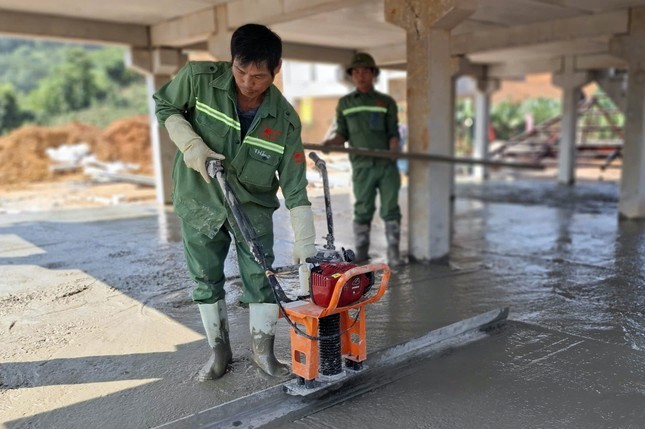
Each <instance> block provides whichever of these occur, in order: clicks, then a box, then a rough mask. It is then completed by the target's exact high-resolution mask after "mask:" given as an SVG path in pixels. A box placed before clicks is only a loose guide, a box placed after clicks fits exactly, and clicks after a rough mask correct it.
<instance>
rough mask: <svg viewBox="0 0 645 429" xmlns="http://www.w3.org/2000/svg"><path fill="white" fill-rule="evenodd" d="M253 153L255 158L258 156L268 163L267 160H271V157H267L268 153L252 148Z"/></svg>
mask: <svg viewBox="0 0 645 429" xmlns="http://www.w3.org/2000/svg"><path fill="white" fill-rule="evenodd" d="M253 152H255V154H256V155H257V156H259V157H260V158H262V159H263V160H265V161H268V160H269V159H271V155H269V154H268V153H266V152H265V151H263V150H262V149H257V148H253Z"/></svg>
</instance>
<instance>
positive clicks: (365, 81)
mask: <svg viewBox="0 0 645 429" xmlns="http://www.w3.org/2000/svg"><path fill="white" fill-rule="evenodd" d="M352 82H354V86H355V87H356V89H357V90H358V92H367V91H369V90H371V89H372V87H373V86H374V70H372V69H371V68H369V67H355V68H353V69H352Z"/></svg>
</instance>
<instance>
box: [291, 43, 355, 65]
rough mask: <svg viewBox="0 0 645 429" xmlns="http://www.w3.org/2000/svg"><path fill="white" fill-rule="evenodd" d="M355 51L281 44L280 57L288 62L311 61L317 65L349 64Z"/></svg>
mask: <svg viewBox="0 0 645 429" xmlns="http://www.w3.org/2000/svg"><path fill="white" fill-rule="evenodd" d="M354 53H355V51H354V50H353V49H343V48H332V47H327V46H314V45H305V44H300V43H290V42H283V43H282V57H283V58H285V59H288V60H299V61H312V62H318V63H333V64H349V63H350V61H351V59H352V56H353V55H354Z"/></svg>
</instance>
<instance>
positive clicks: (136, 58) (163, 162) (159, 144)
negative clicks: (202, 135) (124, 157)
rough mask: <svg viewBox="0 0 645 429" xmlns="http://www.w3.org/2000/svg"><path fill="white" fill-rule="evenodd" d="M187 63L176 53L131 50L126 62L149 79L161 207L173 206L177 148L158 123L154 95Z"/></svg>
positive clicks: (152, 129) (148, 90)
mask: <svg viewBox="0 0 645 429" xmlns="http://www.w3.org/2000/svg"><path fill="white" fill-rule="evenodd" d="M186 60H187V57H186V56H185V55H183V54H181V52H180V51H179V50H176V49H154V50H146V49H131V50H130V52H129V55H128V58H126V63H127V64H128V65H129V66H130V67H131V68H132V69H134V70H136V71H138V72H139V73H142V74H143V75H144V76H145V79H146V88H147V99H148V112H149V115H150V143H151V144H152V162H153V168H154V172H155V187H156V190H157V202H159V203H160V204H170V203H171V202H172V200H171V194H172V168H173V160H174V158H175V152H176V150H177V148H176V146H175V144H174V143H173V142H172V141H171V140H170V137H169V136H168V133H167V132H166V129H165V128H163V127H161V126H160V125H159V124H158V123H157V117H156V116H155V104H154V100H153V99H152V95H153V94H154V93H155V92H156V91H157V90H158V89H159V88H161V87H162V86H163V85H164V84H165V83H166V82H168V81H169V80H170V79H171V77H172V74H173V73H175V72H176V71H177V70H178V69H179V68H180V67H181V66H182V65H184V63H185V62H186Z"/></svg>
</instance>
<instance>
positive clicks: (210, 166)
mask: <svg viewBox="0 0 645 429" xmlns="http://www.w3.org/2000/svg"><path fill="white" fill-rule="evenodd" d="M221 171H224V163H223V162H222V160H221V159H215V158H206V173H207V174H208V176H209V177H210V178H211V179H214V178H215V176H217V173H218V172H221Z"/></svg>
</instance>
